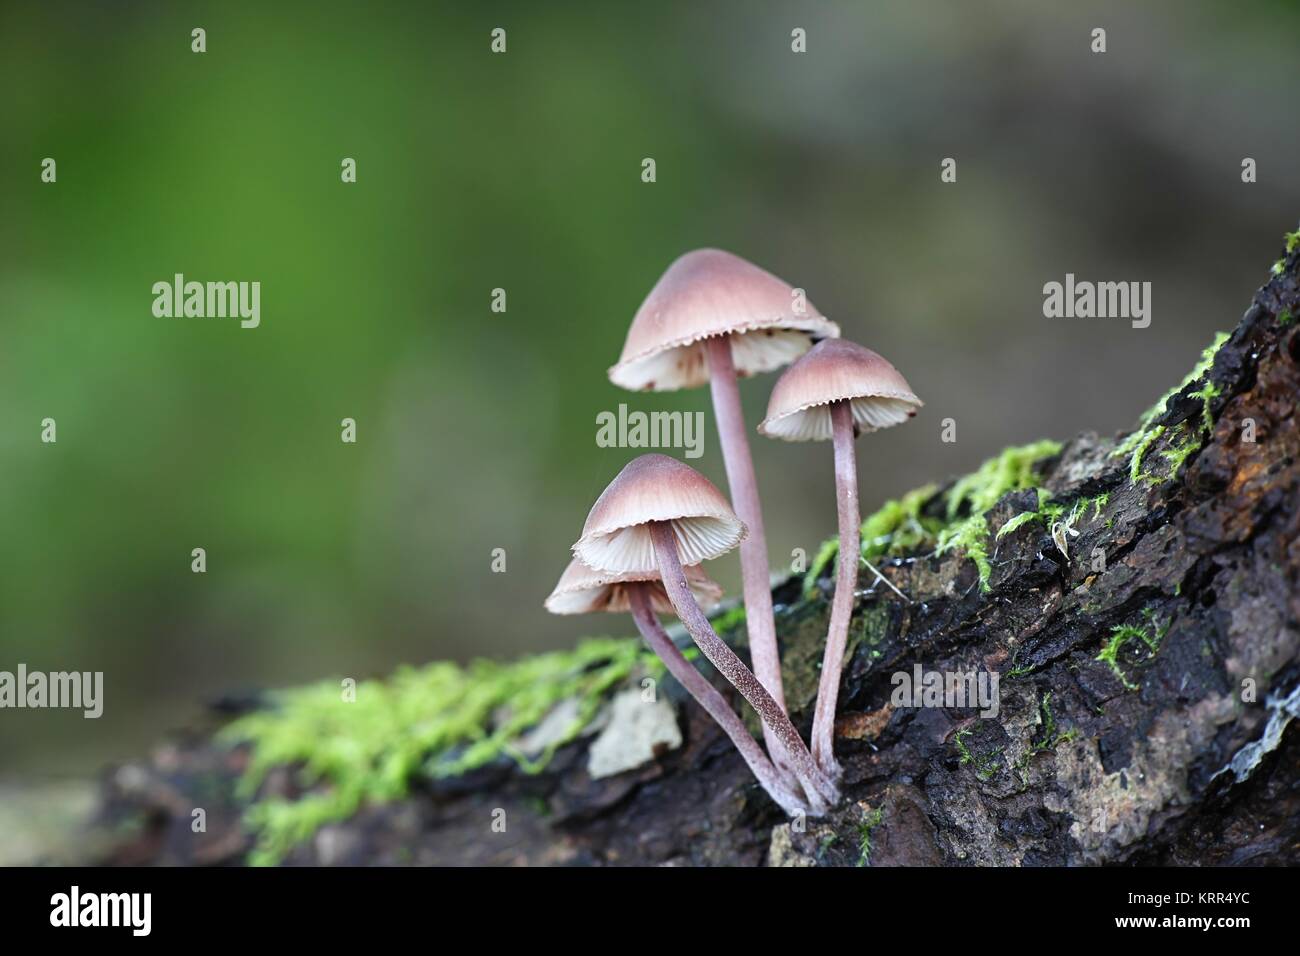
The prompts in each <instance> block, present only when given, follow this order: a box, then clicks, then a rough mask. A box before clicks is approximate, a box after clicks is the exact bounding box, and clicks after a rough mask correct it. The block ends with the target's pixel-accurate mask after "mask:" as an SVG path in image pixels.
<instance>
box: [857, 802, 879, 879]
mask: <svg viewBox="0 0 1300 956" xmlns="http://www.w3.org/2000/svg"><path fill="white" fill-rule="evenodd" d="M884 816H885V811H884V808H883V807H882V808H881V809H878V810H871V811H868V812H867V813H865V814H863V817H862V822H861V823H859V824H858V866H870V865H871V831H872V830H874V829H875V828H876V827H878V826H880V821H881V820H882V819H884Z"/></svg>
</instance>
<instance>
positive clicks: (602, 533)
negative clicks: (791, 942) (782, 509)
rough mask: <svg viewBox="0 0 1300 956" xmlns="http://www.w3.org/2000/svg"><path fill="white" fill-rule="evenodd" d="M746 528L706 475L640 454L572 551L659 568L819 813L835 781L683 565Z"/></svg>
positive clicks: (617, 565)
mask: <svg viewBox="0 0 1300 956" xmlns="http://www.w3.org/2000/svg"><path fill="white" fill-rule="evenodd" d="M745 533H746V532H745V525H744V524H743V523H742V522H741V521H740V519H739V518H737V517H736V515H735V512H733V511H732V510H731V506H730V505H729V504H728V503H727V499H726V498H725V497H723V495H722V492H720V491H718V489H717V488H716V487H715V486H714V485H713V483H712V482H710V481H709V480H708V479H707V478H705V477H704V476H703V475H701V474H700V473H699V472H697V471H696V470H695V469H693V468H691V467H690V466H688V465H684V464H682V463H681V462H679V461H677V460H676V459H673V458H669V457H668V456H667V455H642V456H641V457H640V458H636V459H633V460H632V461H631V462H629V463H628V465H627V466H626V467H625V468H624V469H623V470H622V471H621V472H619V474H618V475H617V477H615V478H614V480H613V481H611V482H610V483H609V486H608V487H607V488H606V489H605V490H604V491H603V492H601V495H600V497H599V498H598V499H596V503H595V504H594V505H592V508H591V512H590V513H589V514H588V515H587V522H586V524H585V525H583V529H582V537H581V538H579V539H578V541H577V543H576V544H574V546H573V552H574V554H575V555H577V557H578V558H580V559H581V560H582V561H583V563H584V564H586V565H588V566H589V567H592V568H595V569H597V570H601V571H611V572H615V573H646V572H649V571H656V570H657V571H658V572H659V576H660V578H661V579H662V581H663V586H664V590H665V591H666V592H667V594H668V599H669V600H670V601H671V602H672V605H673V609H674V610H675V611H676V612H677V616H678V617H679V618H680V619H681V621H682V623H683V624H685V625H686V630H687V631H688V632H689V633H690V635H691V638H692V639H693V640H694V641H695V643H696V645H697V646H698V647H699V649H700V651H701V652H702V653H703V654H704V656H705V657H706V658H708V660H709V663H711V664H712V665H713V666H714V667H715V668H717V670H718V672H719V673H720V674H722V676H723V677H725V678H726V679H727V680H728V681H730V682H731V684H732V686H734V687H735V688H736V689H737V690H738V691H740V693H741V695H742V696H743V697H744V698H745V699H746V700H747V701H749V703H750V705H751V706H752V707H753V708H754V710H756V711H757V712H758V715H759V717H760V718H761V719H762V721H763V726H764V728H765V729H766V730H768V731H769V732H770V733H771V734H772V736H773V737H775V738H776V739H777V741H778V742H779V744H780V746H781V747H782V751H783V753H785V754H786V755H787V757H788V759H789V761H790V765H791V770H792V772H793V774H794V775H795V777H797V778H798V780H799V783H800V785H801V786H802V787H803V789H804V793H805V795H806V796H807V799H808V807H809V810H810V812H812V813H814V814H820V813H823V812H825V810H826V809H827V808H828V806H829V805H830V804H833V803H834V802H835V801H836V800H837V799H838V797H839V794H838V791H837V788H836V786H835V784H834V783H833V781H831V779H830V778H829V777H828V776H827V775H826V774H824V773H822V772H821V771H820V770H819V769H818V768H817V766H816V765H815V764H814V763H813V759H812V756H811V755H810V754H809V752H808V748H807V747H806V746H804V742H803V741H802V740H801V739H800V737H799V732H798V731H797V730H795V727H794V724H792V723H790V718H789V717H788V716H786V712H785V708H784V707H782V706H781V705H780V704H779V703H777V701H776V700H775V698H773V696H772V695H771V694H770V693H769V692H768V691H767V689H766V688H765V687H764V686H763V684H762V683H761V682H760V681H759V680H758V679H757V678H756V677H755V676H754V674H753V672H752V671H750V669H749V668H748V667H746V666H745V665H744V663H743V662H742V661H741V660H740V658H739V657H737V656H736V654H735V652H734V651H732V650H731V648H730V647H728V646H727V645H726V644H725V643H724V642H723V641H722V639H721V638H719V637H718V635H717V634H716V633H715V632H714V630H713V627H712V625H710V624H709V620H708V618H707V617H705V616H704V612H703V611H701V610H700V606H699V605H698V604H697V603H696V601H695V597H694V596H693V595H692V594H691V589H690V586H689V583H688V582H687V578H686V573H685V572H684V571H683V570H682V565H683V563H685V564H699V563H700V562H702V561H708V560H711V559H713V558H716V557H718V556H719V555H722V554H725V553H726V552H728V551H730V550H731V549H732V548H734V547H736V545H737V544H739V543H740V541H741V539H743V538H744V536H745Z"/></svg>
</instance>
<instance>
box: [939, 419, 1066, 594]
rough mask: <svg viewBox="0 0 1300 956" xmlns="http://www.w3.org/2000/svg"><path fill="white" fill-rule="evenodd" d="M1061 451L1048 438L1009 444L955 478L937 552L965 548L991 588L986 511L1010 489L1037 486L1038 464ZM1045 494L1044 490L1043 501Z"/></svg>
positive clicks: (984, 587) (984, 586)
mask: <svg viewBox="0 0 1300 956" xmlns="http://www.w3.org/2000/svg"><path fill="white" fill-rule="evenodd" d="M1060 451H1061V444H1060V442H1055V441H1051V440H1048V439H1045V440H1043V441H1037V442H1033V443H1031V444H1028V445H1019V446H1017V447H1014V448H1008V449H1007V450H1006V451H1004V452H1003V453H1002V454H1000V455H998V456H997V457H996V458H990V459H989V460H988V461H986V462H984V464H982V465H980V467H979V468H977V469H976V470H975V471H973V472H971V473H970V474H969V475H966V476H965V477H964V478H960V479H958V480H957V481H956V482H954V483H953V486H952V487H951V488H950V489H948V494H947V496H946V498H945V506H946V514H947V518H948V524H947V526H945V527H944V528H942V529H941V530H940V531H939V534H938V539H937V541H936V543H935V549H934V553H935V554H945V553H947V552H949V551H961V552H963V553H964V554H965V555H966V557H968V558H970V559H971V560H972V561H974V562H975V566H976V568H977V569H978V570H979V579H980V590H982V591H987V590H989V577H990V576H991V574H992V572H993V567H992V564H991V563H990V562H989V553H988V544H989V527H988V519H987V518H986V517H985V512H987V511H988V510H989V509H990V508H992V507H993V506H994V505H995V504H997V502H998V499H999V498H1001V497H1002V496H1003V495H1005V494H1007V493H1008V492H1011V491H1023V490H1025V489H1027V488H1037V487H1038V472H1037V469H1038V465H1039V464H1040V463H1041V462H1042V461H1043V459H1045V458H1050V457H1052V456H1053V455H1056V454H1059V453H1060ZM1043 494H1044V493H1043V492H1042V491H1041V490H1040V494H1039V500H1040V501H1041V500H1042V499H1043ZM962 512H968V514H969V516H968V517H966V518H964V519H959V518H958V516H959V515H960V514H961V513H962ZM1013 520H1014V519H1013Z"/></svg>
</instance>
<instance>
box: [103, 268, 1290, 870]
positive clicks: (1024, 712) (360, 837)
mask: <svg viewBox="0 0 1300 956" xmlns="http://www.w3.org/2000/svg"><path fill="white" fill-rule="evenodd" d="M1298 260H1300V249H1297V250H1296V251H1293V252H1292V253H1290V254H1289V255H1288V257H1287V259H1286V261H1285V263H1284V266H1285V267H1284V268H1282V269H1281V270H1280V271H1279V272H1278V274H1275V275H1273V276H1272V278H1271V279H1270V281H1269V282H1268V284H1267V285H1266V286H1264V287H1263V288H1262V289H1260V290H1259V291H1258V292H1257V293H1256V295H1255V298H1254V302H1253V303H1252V305H1251V306H1250V308H1249V309H1248V310H1247V312H1246V313H1245V315H1244V317H1243V318H1242V319H1241V321H1240V323H1239V324H1238V325H1237V327H1236V329H1235V330H1234V331H1233V333H1232V335H1231V338H1230V339H1229V340H1228V341H1227V342H1226V344H1224V345H1223V346H1222V347H1221V348H1220V349H1219V351H1218V352H1217V353H1216V355H1215V358H1214V363H1213V366H1212V368H1211V371H1210V373H1209V378H1210V381H1211V382H1212V383H1213V384H1214V386H1215V387H1216V389H1217V393H1218V394H1217V395H1215V396H1214V397H1213V398H1212V399H1210V401H1209V412H1210V413H1211V415H1212V417H1213V428H1212V431H1211V432H1210V433H1209V437H1208V439H1207V440H1206V443H1205V445H1204V447H1203V448H1201V449H1200V451H1199V452H1197V453H1195V454H1193V455H1192V456H1191V457H1189V458H1187V460H1186V461H1185V462H1184V463H1183V464H1182V466H1181V468H1180V469H1179V470H1178V472H1177V474H1176V475H1175V476H1174V477H1173V478H1172V479H1170V480H1164V481H1155V482H1149V481H1136V482H1135V481H1133V480H1132V479H1131V475H1130V460H1129V456H1127V455H1123V456H1114V455H1112V454H1111V453H1112V451H1113V450H1114V448H1115V445H1116V442H1115V441H1112V440H1109V439H1106V440H1103V439H1100V438H1098V436H1096V435H1093V434H1084V435H1080V436H1078V437H1076V438H1075V439H1073V440H1072V441H1070V442H1068V443H1067V444H1066V445H1065V446H1064V448H1063V449H1062V451H1061V453H1060V454H1059V455H1057V456H1055V457H1053V458H1051V459H1049V460H1047V461H1045V462H1043V463H1042V465H1041V466H1040V474H1041V478H1042V484H1043V485H1044V486H1045V487H1046V488H1047V489H1048V491H1050V492H1051V494H1052V496H1053V499H1054V500H1058V501H1067V502H1068V501H1071V500H1077V498H1079V497H1081V496H1086V497H1088V498H1089V499H1091V500H1092V502H1094V503H1093V504H1091V505H1090V506H1089V508H1088V510H1087V512H1086V515H1084V516H1081V517H1079V519H1078V520H1077V521H1075V522H1074V523H1073V528H1074V530H1075V531H1077V532H1078V534H1077V536H1074V535H1071V534H1070V533H1069V532H1067V531H1064V530H1063V529H1061V528H1060V527H1057V528H1056V531H1057V533H1056V534H1055V535H1054V534H1053V533H1052V530H1053V529H1052V526H1051V525H1052V523H1051V522H1045V521H1031V522H1027V523H1022V524H1020V525H1019V526H1018V527H1016V528H1015V529H1014V530H1013V531H1011V532H1010V533H1008V534H1006V535H1004V536H1003V537H1001V538H995V537H993V536H992V534H993V533H996V532H997V531H998V530H999V529H1000V528H1001V527H1002V525H1003V524H1005V523H1006V522H1007V521H1008V520H1009V519H1011V518H1012V517H1013V516H1014V515H1017V514H1019V513H1021V512H1024V511H1033V510H1035V509H1037V507H1038V496H1037V495H1036V493H1035V492H1034V491H1033V490H1029V491H1021V492H1011V493H1009V494H1007V495H1005V496H1003V498H1002V499H1001V500H1000V501H999V502H998V503H997V505H996V506H995V507H994V508H993V509H992V510H991V511H989V512H988V515H987V517H988V525H989V530H990V532H991V535H990V539H989V557H990V560H991V565H992V574H991V579H990V582H989V583H990V589H989V590H988V591H984V590H982V589H981V588H980V586H979V580H978V572H977V569H976V567H975V565H974V564H973V562H971V561H970V560H968V559H966V558H964V557H963V556H962V555H961V554H947V555H944V556H943V557H933V556H931V555H929V554H923V555H920V556H915V557H911V558H892V559H883V560H882V561H881V562H879V564H880V567H881V570H882V572H883V573H884V574H885V575H886V576H888V577H889V579H890V580H891V581H892V582H893V583H894V584H895V585H897V586H898V587H899V588H900V589H901V590H902V591H904V592H905V593H906V594H908V595H909V596H910V598H911V602H910V603H907V602H904V601H903V600H902V599H901V598H899V597H897V596H896V595H895V594H893V593H892V592H891V591H890V590H888V589H887V588H885V587H883V586H876V587H870V586H869V585H870V576H869V574H867V573H864V574H863V576H862V579H861V582H860V587H862V588H863V590H862V592H861V593H860V594H859V595H858V599H857V601H856V604H855V608H854V617H853V622H852V626H851V634H852V635H853V636H854V638H853V640H852V642H851V645H850V651H849V655H850V657H849V660H848V662H847V665H846V667H845V673H844V678H843V684H842V688H841V694H840V716H839V720H838V722H837V739H836V751H837V754H838V755H839V757H840V759H841V762H842V763H843V765H844V769H845V778H844V789H845V798H844V800H843V802H842V803H841V805H840V806H839V807H838V808H837V809H836V810H835V811H834V812H833V813H832V814H831V815H830V816H828V817H826V818H824V819H820V820H807V821H805V822H803V823H799V822H796V823H794V824H791V823H790V822H789V821H787V820H786V819H785V818H784V817H783V816H782V815H781V813H780V811H779V810H778V809H777V808H776V807H775V806H774V805H773V804H772V803H771V801H770V800H769V799H768V798H767V797H766V796H765V795H764V794H763V792H762V791H761V790H760V789H759V788H758V787H757V786H756V785H755V784H754V782H753V779H752V778H751V777H750V776H749V774H748V772H747V770H746V768H745V766H744V764H743V763H742V762H741V760H740V758H739V756H738V755H737V753H736V752H735V750H734V749H733V748H732V747H731V745H730V743H729V742H728V741H727V740H726V738H725V737H724V736H723V735H722V733H721V731H719V730H718V729H717V727H716V726H715V725H714V724H712V722H711V721H710V720H709V719H708V718H707V717H706V716H705V715H704V714H703V713H702V712H701V711H700V710H699V708H698V707H696V706H695V705H694V704H693V703H691V702H689V701H688V700H686V699H685V698H684V696H683V695H681V694H680V690H679V689H678V688H676V686H675V685H672V686H670V687H668V688H667V692H668V693H669V694H670V697H671V698H672V699H673V700H674V702H675V705H676V708H677V714H678V721H679V724H680V726H681V730H682V734H683V738H684V743H683V745H682V746H681V747H679V748H677V749H675V750H672V751H669V752H667V753H663V754H661V755H660V756H659V757H658V758H657V759H655V760H652V761H650V762H648V763H646V764H644V765H642V766H641V767H639V768H636V769H634V770H631V771H627V772H625V773H622V774H619V775H617V776H613V777H608V778H604V779H600V780H592V779H591V778H590V777H589V776H588V774H587V770H586V766H587V764H586V760H585V751H586V748H587V747H588V746H589V741H588V740H586V739H583V740H580V741H578V742H576V743H574V744H571V745H569V746H568V747H566V748H565V749H564V750H562V751H561V752H560V753H559V754H558V756H557V757H556V759H555V760H554V762H553V763H552V764H551V766H550V767H549V769H548V770H546V771H545V772H544V773H542V774H540V775H535V776H528V775H525V774H523V773H521V772H519V771H518V770H516V769H515V768H514V767H513V766H512V765H511V764H510V763H509V762H507V761H503V762H501V763H500V764H494V765H492V766H489V767H486V768H483V769H481V770H478V771H475V772H474V773H471V774H469V775H467V776H465V777H461V778H456V779H451V780H442V781H436V782H425V783H421V784H417V785H416V786H415V787H414V788H413V790H412V792H411V794H410V795H409V796H408V797H407V798H406V799H404V800H402V801H399V802H397V803H394V804H388V805H381V806H369V807H365V808H363V809H362V810H361V811H360V812H358V813H357V814H356V815H355V816H354V817H353V818H352V819H350V820H348V821H346V822H343V823H339V824H333V825H330V826H327V827H325V828H324V829H323V830H321V831H320V832H318V833H317V834H315V835H314V836H313V837H311V838H310V839H308V840H307V841H305V842H304V843H303V844H302V845H301V846H300V847H299V848H298V849H296V850H295V851H294V852H293V853H292V854H291V855H290V857H289V858H288V860H287V861H286V862H288V863H290V864H294V863H296V864H331V863H349V864H357V863H370V864H404V863H414V864H435V865H436V864H452V865H454V864H482V865H504V864H532V865H545V864H568V865H628V864H631V865H743V866H752V865H762V864H772V865H804V866H812V865H820V866H860V865H871V866H880V865H891V864H911V865H976V864H983V865H1044V864H1047V865H1079V864H1206V865H1221V864H1293V865H1294V864H1297V863H1300V720H1296V721H1292V720H1291V718H1292V717H1293V716H1300V690H1298V689H1300V629H1298V626H1297V622H1298V621H1300V420H1298V417H1297V412H1296V405H1297V398H1298V397H1300V321H1295V320H1292V319H1290V316H1300V297H1298V295H1297V267H1298ZM1098 374H1099V377H1100V376H1102V375H1103V374H1104V373H1103V371H1102V370H1099V372H1098ZM1170 384H1172V383H1152V385H1153V387H1152V392H1153V393H1159V392H1160V391H1161V390H1162V389H1163V388H1166V387H1168V386H1169V385H1170ZM1200 384H1203V383H1192V384H1190V385H1188V386H1187V387H1186V388H1184V389H1183V390H1182V391H1181V392H1180V393H1179V394H1178V395H1177V396H1175V397H1174V398H1171V399H1170V400H1169V402H1168V403H1167V406H1166V410H1165V411H1164V412H1163V413H1162V414H1160V415H1159V416H1158V417H1157V418H1155V419H1154V420H1153V422H1152V423H1151V424H1152V425H1163V426H1165V429H1164V432H1163V433H1162V434H1161V436H1160V437H1158V438H1157V439H1156V440H1155V441H1154V443H1153V444H1152V445H1151V446H1150V448H1149V449H1148V450H1147V451H1146V460H1147V461H1148V462H1150V463H1151V468H1152V470H1155V471H1160V469H1161V467H1162V464H1163V461H1164V459H1162V457H1161V456H1162V452H1164V451H1169V450H1171V448H1172V447H1173V445H1174V443H1175V441H1176V440H1177V438H1176V436H1178V435H1179V434H1182V435H1186V434H1188V429H1187V428H1183V429H1179V428H1177V427H1176V426H1178V425H1179V424H1180V423H1183V422H1188V423H1189V427H1191V425H1194V424H1195V423H1196V422H1197V421H1198V420H1200V419H1201V417H1202V415H1203V402H1202V400H1201V398H1200V397H1196V396H1194V395H1192V393H1193V392H1194V391H1196V390H1197V389H1198V387H1199V385H1200ZM1248 420H1249V421H1250V422H1253V429H1254V435H1253V437H1254V439H1255V440H1254V441H1253V442H1252V441H1249V440H1245V439H1246V438H1247V437H1248V436H1249V428H1250V427H1251V426H1249V425H1248V424H1247V422H1248ZM1165 467H1166V468H1167V466H1165ZM1096 502H1102V503H1101V504H1097V503H1096ZM942 505H943V502H942V495H941V494H940V495H939V496H938V497H936V498H935V499H934V500H932V502H931V503H930V504H928V505H927V506H926V508H927V510H929V509H934V511H935V513H936V514H938V512H939V510H940V509H941V508H942ZM775 506H776V503H772V504H769V507H775ZM1062 546H1064V548H1065V551H1063V550H1062ZM1097 549H1100V550H1097ZM1066 552H1068V554H1067V553H1066ZM1098 554H1102V555H1104V558H1105V569H1104V570H1102V571H1098V570H1097V569H1096V565H1095V560H1096V556H1097V555H1098ZM833 570H834V568H833V565H832V566H830V567H828V568H827V569H826V572H825V575H824V579H823V581H822V582H821V586H820V588H819V593H818V594H817V596H816V598H815V599H813V600H807V599H806V598H805V597H804V596H803V595H802V594H801V582H799V581H797V580H791V581H790V582H788V583H786V584H785V585H782V586H781V587H778V588H777V589H776V590H775V592H774V595H773V597H774V601H775V603H776V606H777V626H778V633H779V635H780V638H781V642H782V652H783V661H784V670H785V675H786V676H785V679H786V691H787V697H788V702H789V705H790V707H791V710H792V712H793V715H794V717H795V721H796V724H797V725H798V726H799V727H800V730H801V732H802V733H803V734H804V735H805V736H806V735H807V732H808V725H809V723H810V722H811V717H812V704H813V699H812V698H813V695H814V693H815V689H816V684H817V676H818V675H817V668H818V666H819V661H820V654H821V641H822V640H823V639H824V635H825V631H826V624H827V617H828V615H829V599H828V595H829V593H830V592H831V590H832V589H833V581H832V579H831V576H832V574H833ZM1125 625H1127V626H1131V627H1134V628H1137V629H1139V630H1140V631H1141V633H1142V634H1143V635H1145V636H1146V638H1149V639H1150V642H1149V643H1148V640H1146V639H1143V638H1139V637H1134V638H1132V639H1128V640H1121V641H1120V642H1118V645H1117V646H1116V648H1115V651H1114V655H1113V658H1114V659H1113V661H1107V660H1105V659H1098V655H1099V654H1101V653H1102V652H1103V650H1105V649H1106V648H1107V647H1108V646H1111V645H1112V644H1114V643H1115V633H1116V632H1115V629H1116V628H1119V627H1122V626H1125ZM743 630H744V628H743V626H742V627H741V628H740V631H741V632H742V634H741V635H740V636H739V639H743ZM1131 633H1136V632H1131ZM736 637H737V636H736V635H733V638H736ZM742 653H743V649H742ZM917 664H919V665H921V666H922V667H923V668H924V669H925V670H926V671H952V672H964V671H975V672H983V673H989V672H997V673H998V674H999V675H1000V691H1001V693H1000V698H1001V699H1000V708H999V711H998V713H997V716H996V717H980V716H979V714H978V710H977V709H975V708H957V707H942V706H938V707H935V706H927V707H894V706H892V705H891V704H890V700H891V694H892V693H893V691H894V685H893V681H892V675H894V674H895V673H897V672H906V673H908V674H912V673H913V668H914V666H915V665H917ZM711 676H712V678H713V679H714V680H715V682H716V681H717V677H716V675H713V674H711ZM665 683H666V684H667V683H668V679H665ZM719 686H722V685H719ZM726 690H728V691H729V688H726ZM733 699H734V696H733ZM243 759H244V755H242V754H241V753H240V752H239V751H238V750H235V751H233V752H232V751H228V750H224V749H222V748H220V747H217V746H215V745H213V744H212V743H211V741H210V738H209V736H208V735H207V733H206V732H205V731H195V732H191V733H189V734H188V735H186V736H184V737H182V738H179V739H176V740H173V741H171V742H169V743H167V744H165V745H162V746H160V747H159V748H158V750H157V751H156V752H155V753H154V754H153V755H152V756H150V757H149V758H147V759H144V760H141V761H138V762H135V763H131V764H128V765H125V766H122V767H118V768H114V769H113V770H111V771H109V772H108V773H106V775H105V782H104V787H103V803H102V806H101V810H100V813H99V821H98V827H99V830H98V832H99V837H100V840H101V841H103V842H102V843H101V844H99V845H101V846H102V849H101V850H100V851H99V852H100V858H101V859H103V860H104V861H106V862H116V863H173V864H176V863H179V864H219V863H238V862H240V861H241V860H242V859H243V858H244V854H245V853H246V852H247V850H248V849H249V847H250V845H251V839H250V837H249V835H248V834H247V833H246V832H245V831H244V829H243V828H242V826H241V824H240V814H241V812H242V810H243V809H244V808H243V806H241V804H240V802H239V801H238V800H236V799H235V798H234V796H233V792H234V787H233V782H234V779H235V776H236V774H237V772H238V770H239V768H240V767H241V766H242V764H243ZM291 780H292V771H291V770H290V769H286V770H284V771H283V772H282V773H280V774H278V775H276V774H273V776H272V779H271V780H270V781H269V782H268V784H267V787H268V788H269V789H271V790H272V791H275V790H277V789H278V790H279V791H280V792H290V791H291V790H292V783H291ZM200 805H201V806H204V807H205V808H206V809H207V814H208V816H207V830H206V832H204V833H199V834H195V833H193V832H192V828H191V808H192V807H194V806H200ZM497 809H503V810H505V812H506V819H507V820H508V821H509V823H508V827H507V829H506V831H505V832H504V833H492V832H490V829H489V822H490V821H491V819H492V818H493V811H494V810H497Z"/></svg>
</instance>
